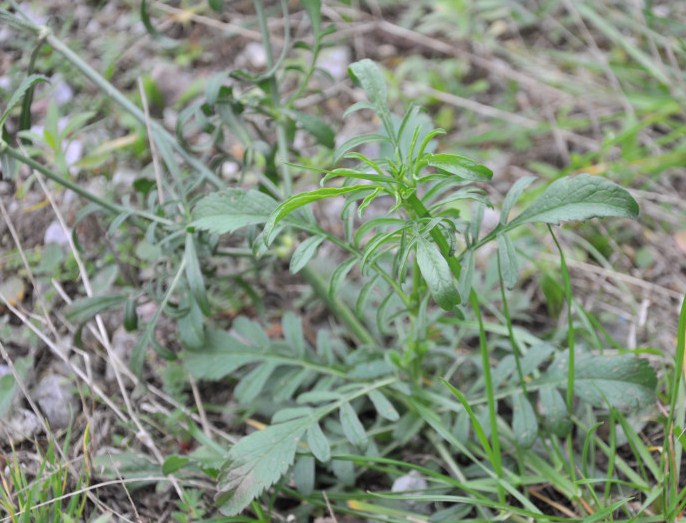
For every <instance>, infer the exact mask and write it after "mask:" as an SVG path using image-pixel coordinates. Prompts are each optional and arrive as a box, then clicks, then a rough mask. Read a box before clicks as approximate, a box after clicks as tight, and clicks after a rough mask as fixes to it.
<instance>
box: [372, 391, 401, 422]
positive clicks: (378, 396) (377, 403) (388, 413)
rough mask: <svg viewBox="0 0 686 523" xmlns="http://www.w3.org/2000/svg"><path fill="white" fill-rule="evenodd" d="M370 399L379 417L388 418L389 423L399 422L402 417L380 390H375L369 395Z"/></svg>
mask: <svg viewBox="0 0 686 523" xmlns="http://www.w3.org/2000/svg"><path fill="white" fill-rule="evenodd" d="M369 399H370V400H371V402H372V404H373V405H374V408H375V409H376V412H378V413H379V416H381V417H382V418H386V419H387V420H388V421H398V419H400V415H399V414H398V411H397V410H395V407H394V406H393V404H392V403H391V402H390V401H388V398H387V397H386V396H385V395H384V394H383V393H382V392H381V391H379V390H373V391H371V392H370V393H369Z"/></svg>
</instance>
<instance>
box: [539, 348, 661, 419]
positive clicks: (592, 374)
mask: <svg viewBox="0 0 686 523" xmlns="http://www.w3.org/2000/svg"><path fill="white" fill-rule="evenodd" d="M567 365H568V358H567V355H566V354H564V355H562V356H561V357H560V358H559V359H558V361H557V362H554V363H553V364H552V365H551V367H550V368H549V369H548V371H547V372H546V374H545V375H544V376H542V377H541V381H542V382H543V384H555V386H556V387H559V388H562V389H564V388H566V386H567ZM656 386H657V375H656V373H655V369H653V368H652V367H651V366H650V364H649V363H648V362H647V361H646V360H643V359H640V358H637V357H635V356H630V355H626V356H603V355H595V354H581V355H579V356H577V359H576V365H575V370H574V393H575V394H576V395H577V396H578V397H579V398H580V399H582V400H584V401H586V402H588V403H589V404H591V405H593V406H594V407H608V406H610V407H614V408H615V409H617V410H620V411H624V412H627V411H633V410H637V409H639V408H641V407H643V406H645V405H651V404H653V403H654V402H655V401H656V396H655V388H656Z"/></svg>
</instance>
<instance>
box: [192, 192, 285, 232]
mask: <svg viewBox="0 0 686 523" xmlns="http://www.w3.org/2000/svg"><path fill="white" fill-rule="evenodd" d="M276 206H277V202H276V200H274V199H273V198H271V197H269V196H267V195H266V194H264V193H261V192H259V191H252V190H251V191H243V190H241V189H227V190H225V191H221V192H216V193H212V194H210V195H208V196H205V197H204V198H203V199H202V200H200V201H199V202H198V203H197V204H196V206H195V208H194V209H193V218H194V219H193V221H192V222H191V223H190V224H189V225H190V226H192V227H196V228H198V229H202V230H205V231H210V232H213V233H215V234H226V233H229V232H233V231H235V230H237V229H240V228H242V227H246V226H248V225H255V224H260V223H265V222H266V221H267V220H268V219H269V215H270V214H271V213H272V212H273V211H274V209H275V208H276Z"/></svg>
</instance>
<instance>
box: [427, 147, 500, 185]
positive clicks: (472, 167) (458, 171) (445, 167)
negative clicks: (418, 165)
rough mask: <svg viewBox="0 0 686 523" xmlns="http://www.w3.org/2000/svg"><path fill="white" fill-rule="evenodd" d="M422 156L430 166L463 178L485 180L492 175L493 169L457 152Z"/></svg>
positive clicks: (476, 180)
mask: <svg viewBox="0 0 686 523" xmlns="http://www.w3.org/2000/svg"><path fill="white" fill-rule="evenodd" d="M424 158H425V160H426V162H427V163H428V165H429V166H430V167H434V168H436V169H439V170H441V171H445V172H448V173H450V174H452V175H455V176H457V177H459V178H462V179H463V180H468V181H472V182H485V181H488V180H490V179H491V178H492V177H493V171H491V170H490V169H489V168H488V167H486V166H485V165H481V164H480V163H476V162H475V161H474V160H470V159H469V158H467V157H466V156H460V155H459V154H427V155H425V156H424Z"/></svg>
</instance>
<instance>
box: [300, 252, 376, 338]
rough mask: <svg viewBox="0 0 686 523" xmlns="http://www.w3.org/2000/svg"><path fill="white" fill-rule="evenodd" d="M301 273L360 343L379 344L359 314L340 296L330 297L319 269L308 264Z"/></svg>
mask: <svg viewBox="0 0 686 523" xmlns="http://www.w3.org/2000/svg"><path fill="white" fill-rule="evenodd" d="M301 274H302V275H303V278H305V280H307V283H309V284H310V286H311V287H312V289H313V290H314V292H315V293H316V294H317V295H318V296H319V297H320V298H321V299H322V300H324V301H325V302H326V304H327V307H328V308H329V310H331V312H333V313H334V315H335V316H336V317H337V318H339V319H340V320H341V321H342V322H343V323H344V324H345V326H346V327H348V329H350V331H351V332H352V334H353V335H354V336H355V338H357V341H358V342H359V343H361V344H362V345H368V346H371V347H375V346H376V345H377V342H376V340H375V339H374V336H372V334H371V333H370V332H369V331H368V330H367V328H366V327H365V326H364V325H363V324H362V323H361V322H360V320H358V319H357V316H355V314H353V312H352V311H351V310H350V309H349V308H348V307H347V306H346V305H345V304H344V303H343V302H342V301H341V300H340V299H339V298H336V297H333V298H330V297H329V292H328V288H327V285H326V283H325V282H324V280H323V278H322V277H321V276H320V275H319V273H318V272H317V271H315V270H314V269H312V268H311V267H310V266H309V265H307V266H305V267H304V268H303V270H302V272H301Z"/></svg>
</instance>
